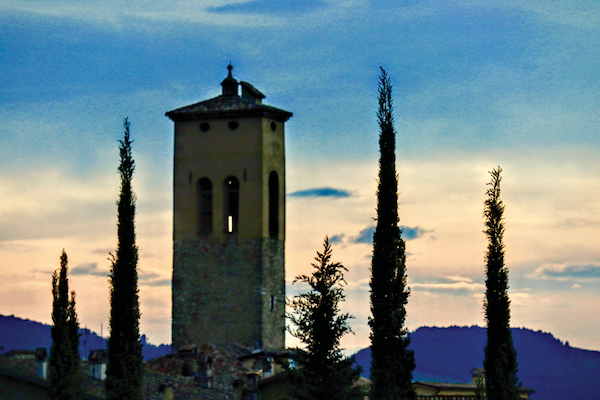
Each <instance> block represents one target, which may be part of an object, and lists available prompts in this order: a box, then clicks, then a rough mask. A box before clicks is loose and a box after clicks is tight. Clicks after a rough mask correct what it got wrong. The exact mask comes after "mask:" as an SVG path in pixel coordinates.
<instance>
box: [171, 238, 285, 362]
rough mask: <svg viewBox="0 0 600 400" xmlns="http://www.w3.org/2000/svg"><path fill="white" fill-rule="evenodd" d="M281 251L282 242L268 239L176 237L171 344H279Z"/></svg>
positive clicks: (282, 288) (282, 308)
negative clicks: (212, 240) (212, 239)
mask: <svg viewBox="0 0 600 400" xmlns="http://www.w3.org/2000/svg"><path fill="white" fill-rule="evenodd" d="M283 255H284V248H283V242H281V241H277V240H273V239H237V238H227V239H226V240H225V241H223V242H210V241H207V240H201V239H200V240H186V241H175V242H174V260H173V324H172V338H173V345H174V349H178V348H180V346H182V345H189V344H203V343H237V344H240V345H243V346H246V347H248V348H255V347H256V346H257V345H258V346H259V347H260V348H264V349H271V350H281V349H283V348H284V337H285V317H284V312H285V271H284V268H283V265H284V263H283ZM271 296H274V297H271ZM272 300H273V301H272Z"/></svg>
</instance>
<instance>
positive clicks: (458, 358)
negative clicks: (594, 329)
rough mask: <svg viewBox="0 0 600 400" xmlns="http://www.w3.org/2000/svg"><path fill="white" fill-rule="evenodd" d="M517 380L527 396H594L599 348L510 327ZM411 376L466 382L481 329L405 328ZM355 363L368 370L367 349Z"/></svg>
mask: <svg viewBox="0 0 600 400" xmlns="http://www.w3.org/2000/svg"><path fill="white" fill-rule="evenodd" d="M511 331H512V336H513V342H514V345H515V349H516V351H517V362H518V363H519V371H518V373H517V376H518V378H519V381H520V383H521V385H522V386H524V387H527V388H531V389H534V390H535V393H534V394H533V395H532V396H531V399H532V400H538V399H539V400H569V399H577V400H597V399H598V398H600V394H599V393H600V379H598V378H599V377H600V352H598V351H593V350H583V349H578V348H575V347H570V346H569V343H568V342H567V343H562V342H561V341H560V340H558V339H556V338H554V336H552V335H551V334H550V333H545V332H542V331H537V332H535V331H532V330H529V329H524V328H512V329H511ZM410 338H411V344H410V348H411V349H413V350H414V351H415V358H416V362H417V368H416V369H415V371H414V373H413V378H414V380H416V381H434V382H463V383H466V382H469V381H470V379H471V370H472V369H473V368H475V367H482V366H483V357H484V346H485V343H486V330H485V328H481V327H478V326H471V327H457V326H452V327H449V328H437V327H422V328H419V329H417V330H416V331H414V332H412V333H411V334H410ZM355 363H356V364H358V365H360V366H361V367H362V368H363V376H365V377H369V376H370V368H371V351H370V349H369V348H366V349H363V350H360V351H359V352H358V353H356V355H355Z"/></svg>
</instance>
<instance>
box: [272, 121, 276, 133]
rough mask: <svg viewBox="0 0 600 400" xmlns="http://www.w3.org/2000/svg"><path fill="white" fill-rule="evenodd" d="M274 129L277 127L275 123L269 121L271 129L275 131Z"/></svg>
mask: <svg viewBox="0 0 600 400" xmlns="http://www.w3.org/2000/svg"><path fill="white" fill-rule="evenodd" d="M276 129H277V124H276V123H275V122H271V130H272V131H273V132H275V130H276Z"/></svg>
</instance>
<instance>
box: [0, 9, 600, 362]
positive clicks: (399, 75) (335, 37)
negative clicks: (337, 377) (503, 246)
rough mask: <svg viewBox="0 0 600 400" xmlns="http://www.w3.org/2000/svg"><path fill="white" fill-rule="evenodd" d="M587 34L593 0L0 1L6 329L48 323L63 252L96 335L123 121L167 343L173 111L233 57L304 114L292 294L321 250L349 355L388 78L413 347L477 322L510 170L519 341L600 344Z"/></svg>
mask: <svg viewBox="0 0 600 400" xmlns="http://www.w3.org/2000/svg"><path fill="white" fill-rule="evenodd" d="M599 21H600V8H599V7H598V5H597V4H596V3H595V2H593V1H588V2H586V1H568V0H566V1H561V2H551V1H548V0H525V1H511V0H507V1H485V2H484V1H468V0H464V1H458V0H457V1H444V2H436V1H410V0H409V1H400V2H398V1H394V2H391V1H376V2H375V1H362V0H348V1H326V0H323V1H304V2H296V1H244V0H212V1H191V2H185V3H182V2H176V1H163V2H154V1H129V2H122V1H93V0H92V1H87V2H85V4H82V3H81V2H74V1H70V0H58V1H47V0H38V1H12V0H4V1H2V2H0V26H2V28H1V29H0V54H1V57H0V117H1V118H2V121H3V123H2V124H0V278H1V279H2V280H3V282H4V284H3V288H2V289H1V290H0V313H2V314H16V315H19V316H21V317H26V318H32V319H36V320H41V321H44V322H49V321H50V303H51V296H50V290H49V289H50V282H51V272H52V270H54V269H55V268H57V267H58V263H59V256H60V253H61V251H62V249H63V248H65V250H66V251H67V254H68V255H69V259H70V265H71V268H72V277H71V286H72V288H73V289H75V290H76V291H77V299H78V309H79V315H80V320H81V322H82V324H83V325H87V326H88V327H89V328H91V329H94V330H96V331H99V327H100V324H103V326H104V327H106V324H107V316H108V288H107V284H106V279H105V278H104V276H105V274H106V272H107V271H108V267H109V262H108V260H107V259H106V258H107V253H108V252H109V251H111V250H112V249H114V247H115V245H116V238H115V233H116V232H115V231H116V229H115V224H116V217H115V215H116V208H115V201H116V199H117V194H118V175H117V173H116V167H117V163H118V153H117V140H118V139H119V138H120V137H121V135H122V121H123V118H124V117H126V116H127V117H129V119H130V121H131V129H132V137H133V139H134V140H135V142H134V145H133V151H134V157H135V160H136V165H137V169H136V175H135V178H134V179H135V180H134V190H135V191H136V194H137V197H138V217H137V228H138V244H139V246H140V271H141V272H140V295H141V299H142V314H143V315H142V330H143V331H144V332H145V333H146V334H147V335H148V336H149V338H150V341H152V342H155V343H158V342H168V341H169V340H170V306H171V305H170V286H169V279H170V274H171V272H170V269H171V229H172V227H171V224H172V216H171V204H172V198H171V196H172V188H171V185H172V157H173V154H172V147H173V126H172V122H171V121H170V120H168V118H166V117H165V116H164V113H165V112H166V111H169V110H172V109H175V108H178V107H181V106H184V105H187V104H191V103H194V102H197V101H200V100H204V99H207V98H210V97H213V96H216V95H218V94H219V92H220V85H219V83H220V81H221V80H222V79H223V78H224V77H225V76H226V72H227V71H226V68H225V67H226V65H227V64H228V63H229V62H230V61H231V62H232V64H233V65H234V70H233V72H234V75H235V76H236V78H237V79H239V80H246V81H249V82H251V83H252V84H253V85H255V86H256V87H257V88H258V89H259V90H261V91H262V92H263V93H265V94H266V96H267V98H266V99H265V102H266V103H267V104H270V105H273V106H276V107H279V108H283V109H286V110H289V111H292V112H293V113H294V116H293V117H292V118H291V119H290V120H289V121H288V123H287V124H286V150H287V168H288V171H287V176H286V178H287V191H288V193H289V194H290V196H288V200H287V242H286V249H287V250H286V259H287V271H288V272H287V280H288V282H289V283H290V284H291V281H292V280H293V278H294V276H295V275H297V274H301V273H307V272H308V271H310V262H311V261H312V259H313V256H314V254H315V251H317V250H320V248H321V243H322V240H323V238H324V237H325V235H329V236H330V237H332V238H334V240H333V242H334V249H333V251H334V258H336V259H337V260H338V261H341V262H342V263H343V264H344V265H346V266H347V267H348V269H349V271H348V274H347V275H348V276H347V280H348V287H347V295H348V298H347V301H346V304H345V306H344V307H345V311H348V312H350V313H351V314H353V315H355V316H356V319H355V320H353V324H354V330H355V333H356V334H355V335H353V336H351V337H348V338H347V339H345V341H344V345H345V346H346V347H347V348H348V349H349V350H356V349H359V348H362V347H366V346H368V326H367V323H366V320H367V316H368V312H369V311H368V306H367V304H368V273H369V272H368V267H369V262H370V260H369V255H370V252H371V249H370V245H369V243H368V241H367V243H365V241H364V240H361V238H362V237H363V236H364V235H365V233H368V232H369V230H370V229H371V228H372V226H373V217H374V216H375V211H374V210H375V185H376V174H377V158H378V142H377V140H378V128H377V122H376V110H377V81H378V75H379V67H380V66H382V67H384V68H385V69H386V71H387V72H388V74H389V75H390V77H391V79H392V84H393V87H394V101H395V103H394V104H395V119H396V130H397V132H398V135H397V156H398V173H399V181H400V218H401V224H402V225H403V226H404V227H405V238H406V239H407V251H408V253H409V257H408V261H407V264H408V275H409V284H410V285H411V288H412V295H411V297H410V300H409V309H408V320H407V324H408V327H409V329H416V328H418V327H419V326H422V325H438V326H448V325H453V324H454V325H472V324H479V325H481V324H483V315H482V308H481V300H482V296H483V282H484V281H483V254H484V251H485V238H484V237H483V234H482V230H483V219H482V212H483V200H484V194H485V183H486V182H487V181H488V180H489V175H488V173H487V172H488V171H490V170H491V169H492V168H494V167H496V166H497V165H500V166H502V168H503V170H504V174H503V175H504V180H503V186H502V188H503V198H504V201H505V203H506V207H507V211H506V220H507V234H506V242H507V263H508V266H509V269H510V271H511V275H510V279H511V282H510V283H511V299H512V313H513V314H512V315H513V318H512V322H513V325H515V326H525V327H528V328H531V329H536V330H537V329H541V330H545V331H550V332H552V333H554V334H555V335H557V336H558V337H560V338H561V339H562V340H568V341H569V342H570V343H571V344H572V345H573V346H579V347H584V348H591V349H600V338H598V337H597V335H596V334H595V332H597V331H598V330H599V329H600V322H598V320H597V318H596V315H598V312H600V305H597V304H600V298H599V297H600V295H599V293H600V290H598V289H600V273H599V272H598V271H600V250H598V249H597V246H596V243H598V240H599V239H600V234H599V232H600V206H599V204H598V203H599V202H598V200H597V199H598V198H600V196H599V195H600V185H599V183H600V165H598V163H597V160H598V159H599V158H600V157H599V156H600V136H599V135H598V123H599V122H600V121H599V117H598V112H597V110H598V109H599V106H600V89H599V85H598V81H599V78H600V73H599V71H600V57H599V56H598V51H597V49H598V48H600V36H599V28H598V26H599V25H598V23H599ZM292 194H294V195H292ZM298 290H302V288H301V287H298V285H294V286H290V287H289V288H288V293H289V294H290V295H293V294H294V293H297V291H298ZM105 332H106V328H105ZM290 344H293V343H292V342H290Z"/></svg>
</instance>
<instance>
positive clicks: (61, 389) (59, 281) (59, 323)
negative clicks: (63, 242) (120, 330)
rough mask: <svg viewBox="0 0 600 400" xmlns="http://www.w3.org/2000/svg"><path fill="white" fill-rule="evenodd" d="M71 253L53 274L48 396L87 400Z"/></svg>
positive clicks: (63, 253)
mask: <svg viewBox="0 0 600 400" xmlns="http://www.w3.org/2000/svg"><path fill="white" fill-rule="evenodd" d="M67 269H68V260H67V253H65V251H64V250H63V251H62V254H61V256H60V270H59V271H58V273H57V271H54V273H53V274H52V330H51V333H52V347H51V348H50V360H49V363H48V364H49V365H48V396H49V397H50V398H51V399H56V400H79V399H83V389H82V383H83V375H82V374H81V369H80V366H79V364H80V363H79V322H78V321H77V313H76V312H75V292H74V291H72V292H71V298H69V280H68V277H67Z"/></svg>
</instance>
